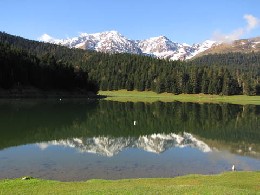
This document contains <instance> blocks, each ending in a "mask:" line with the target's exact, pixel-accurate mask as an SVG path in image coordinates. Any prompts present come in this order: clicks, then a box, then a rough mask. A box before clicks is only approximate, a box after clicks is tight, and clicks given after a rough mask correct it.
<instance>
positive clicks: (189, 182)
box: [0, 172, 260, 195]
mask: <svg viewBox="0 0 260 195" xmlns="http://www.w3.org/2000/svg"><path fill="white" fill-rule="evenodd" d="M0 194H12V195H13V194H236V195H237V194H260V172H226V173H223V174H219V175H187V176H183V177H176V178H157V179H123V180H89V181H86V182H59V181H50V180H40V179H30V180H22V179H7V180H0Z"/></svg>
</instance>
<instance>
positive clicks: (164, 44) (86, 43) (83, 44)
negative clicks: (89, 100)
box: [40, 30, 216, 60]
mask: <svg viewBox="0 0 260 195" xmlns="http://www.w3.org/2000/svg"><path fill="white" fill-rule="evenodd" d="M40 40H41V41H44V42H50V43H54V44H59V45H63V46H67V47H69V48H81V49H87V50H95V51H99V52H104V53H131V54H141V55H150V56H154V57H157V58H161V59H170V60H185V59H190V58H192V57H194V56H196V55H198V54H199V53H201V52H204V51H205V50H207V49H209V48H211V47H212V46H213V45H215V44H216V42H215V41H211V40H206V41H205V42H203V43H199V44H193V45H188V44H186V43H176V42H173V41H171V40H170V39H169V38H168V37H166V36H164V35H160V36H157V37H151V38H149V39H145V40H138V41H137V40H130V39H128V38H126V37H125V36H123V35H122V34H120V33H119V32H118V31H116V30H111V31H104V32H99V33H92V34H88V33H81V34H80V35H79V36H78V37H74V38H67V39H63V40H60V39H55V38H53V37H51V36H50V35H48V34H44V35H42V36H41V37H40Z"/></svg>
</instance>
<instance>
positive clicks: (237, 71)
mask: <svg viewBox="0 0 260 195" xmlns="http://www.w3.org/2000/svg"><path fill="white" fill-rule="evenodd" d="M0 43H2V44H5V45H9V47H10V48H11V49H16V50H17V49H18V50H22V51H25V52H27V53H28V56H30V57H31V56H34V57H35V58H37V59H40V60H42V61H43V62H47V64H48V63H49V62H50V61H51V60H53V59H54V61H55V63H54V64H60V65H61V67H70V65H71V66H72V67H73V68H74V72H75V70H80V72H87V73H88V74H87V75H88V76H87V78H88V80H91V82H94V83H96V84H97V85H98V86H99V87H100V89H101V90H118V89H127V90H134V89H135V90H139V91H144V90H151V91H155V92H157V93H162V92H169V93H174V94H180V93H188V94H190V93H205V94H223V95H234V94H247V95H259V94H260V53H254V52H252V53H247V54H245V53H226V54H210V55H206V56H202V57H200V58H196V59H194V60H192V61H187V62H186V61H185V62H183V61H168V60H160V59H156V58H153V57H150V56H141V55H133V54H106V53H100V52H94V51H84V50H80V49H69V48H66V47H63V46H59V45H54V44H49V43H42V42H37V41H31V40H27V39H23V38H21V37H17V36H12V35H9V34H6V33H0ZM48 61H49V62H48ZM43 64H44V63H43ZM1 66H2V64H1ZM23 66H24V65H23ZM21 74H22V73H21ZM40 74H43V73H40ZM36 75H39V74H38V73H36ZM61 80H63V81H64V82H63V85H64V86H63V87H65V88H66V87H69V88H70V87H72V88H73V87H75V86H73V85H72V86H67V85H68V83H71V82H68V83H67V78H66V77H64V78H61ZM72 83H73V82H72ZM51 85H52V84H51Z"/></svg>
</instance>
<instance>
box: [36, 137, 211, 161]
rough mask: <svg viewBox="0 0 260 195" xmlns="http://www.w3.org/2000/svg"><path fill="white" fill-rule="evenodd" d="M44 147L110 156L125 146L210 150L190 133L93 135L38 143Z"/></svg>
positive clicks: (148, 150) (152, 148) (148, 148)
mask: <svg viewBox="0 0 260 195" xmlns="http://www.w3.org/2000/svg"><path fill="white" fill-rule="evenodd" d="M38 145H39V147H40V148H42V149H45V148H47V147H48V146H49V145H60V146H66V147H72V148H76V149H77V150H79V151H81V152H89V153H95V154H99V155H102V156H108V157H112V156H114V155H116V154H118V153H119V152H120V151H122V150H123V149H126V148H140V149H143V150H145V151H147V152H153V153H162V152H164V151H166V150H168V149H170V148H173V147H179V148H183V147H192V148H197V149H198V150H200V151H202V152H211V149H210V147H209V146H208V145H207V144H205V143H204V142H202V141H200V140H198V139H197V138H195V137H194V136H193V135H192V134H190V133H183V135H177V134H174V133H171V134H152V135H147V136H140V137H139V138H138V137H137V138H135V137H119V138H113V137H102V136H100V137H93V138H72V139H66V140H58V141H50V142H47V143H40V144H38Z"/></svg>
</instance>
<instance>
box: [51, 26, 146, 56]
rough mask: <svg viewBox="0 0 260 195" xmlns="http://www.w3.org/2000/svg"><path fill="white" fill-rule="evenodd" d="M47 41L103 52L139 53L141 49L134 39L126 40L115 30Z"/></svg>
mask: <svg viewBox="0 0 260 195" xmlns="http://www.w3.org/2000/svg"><path fill="white" fill-rule="evenodd" d="M49 42H52V43H56V44H60V45H64V46H67V47H70V48H81V49H89V50H95V51H99V52H104V53H132V54H141V50H140V49H139V48H138V47H137V45H136V44H135V42H134V41H132V40H128V39H127V38H126V37H124V36H123V35H121V34H119V33H118V32H116V31H108V32H102V33H95V34H87V33H82V34H81V35H80V36H79V37H74V38H72V39H65V40H55V39H50V41H49Z"/></svg>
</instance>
